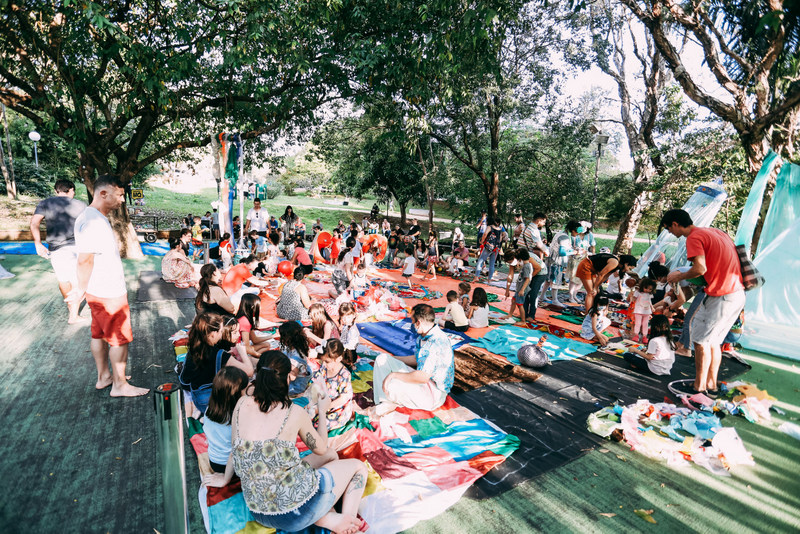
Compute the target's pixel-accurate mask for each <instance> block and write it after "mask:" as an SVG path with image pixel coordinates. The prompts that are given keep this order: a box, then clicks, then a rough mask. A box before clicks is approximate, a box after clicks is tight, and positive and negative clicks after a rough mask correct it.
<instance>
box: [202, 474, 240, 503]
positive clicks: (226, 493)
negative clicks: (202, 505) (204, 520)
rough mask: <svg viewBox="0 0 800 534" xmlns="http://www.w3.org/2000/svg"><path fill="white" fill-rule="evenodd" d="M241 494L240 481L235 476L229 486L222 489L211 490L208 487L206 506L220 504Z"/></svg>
mask: <svg viewBox="0 0 800 534" xmlns="http://www.w3.org/2000/svg"><path fill="white" fill-rule="evenodd" d="M241 492H242V481H241V480H239V477H237V476H236V475H234V476H233V480H231V482H230V484H228V485H227V486H224V487H222V488H212V487H211V486H208V494H207V495H206V504H207V505H208V506H214V505H215V504H218V503H221V502H222V501H224V500H225V499H229V498H231V497H233V496H234V495H236V494H237V493H241Z"/></svg>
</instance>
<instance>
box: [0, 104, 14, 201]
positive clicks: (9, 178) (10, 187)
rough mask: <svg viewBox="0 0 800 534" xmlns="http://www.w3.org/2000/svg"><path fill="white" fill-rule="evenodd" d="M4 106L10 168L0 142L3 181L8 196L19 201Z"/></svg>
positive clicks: (4, 124) (4, 113)
mask: <svg viewBox="0 0 800 534" xmlns="http://www.w3.org/2000/svg"><path fill="white" fill-rule="evenodd" d="M2 106H3V127H4V129H5V132H6V145H7V146H8V167H6V160H5V157H4V156H3V142H2V141H1V140H0V163H2V167H3V179H4V180H5V181H6V195H7V196H8V198H10V199H12V200H16V199H17V179H16V177H15V176H14V155H13V154H12V153H11V138H10V137H9V135H8V116H7V115H6V106H5V104H3V105H2Z"/></svg>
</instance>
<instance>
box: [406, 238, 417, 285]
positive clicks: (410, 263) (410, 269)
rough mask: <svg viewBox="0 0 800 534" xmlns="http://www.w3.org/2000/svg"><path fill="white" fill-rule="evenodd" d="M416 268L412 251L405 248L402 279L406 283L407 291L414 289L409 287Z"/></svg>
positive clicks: (415, 260)
mask: <svg viewBox="0 0 800 534" xmlns="http://www.w3.org/2000/svg"><path fill="white" fill-rule="evenodd" d="M416 268H417V259H416V258H415V257H414V249H413V248H411V247H406V259H405V260H403V278H405V279H406V280H407V281H408V289H414V286H413V285H411V277H412V276H414V271H415V270H416Z"/></svg>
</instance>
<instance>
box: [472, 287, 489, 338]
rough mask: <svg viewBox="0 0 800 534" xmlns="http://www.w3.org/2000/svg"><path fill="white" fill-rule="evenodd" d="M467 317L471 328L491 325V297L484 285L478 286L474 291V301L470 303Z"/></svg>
mask: <svg viewBox="0 0 800 534" xmlns="http://www.w3.org/2000/svg"><path fill="white" fill-rule="evenodd" d="M467 318H468V319H469V326H470V327H471V328H486V327H487V326H489V297H488V296H487V295H486V290H485V289H483V288H482V287H476V288H475V290H474V291H473V292H472V302H470V304H469V312H467Z"/></svg>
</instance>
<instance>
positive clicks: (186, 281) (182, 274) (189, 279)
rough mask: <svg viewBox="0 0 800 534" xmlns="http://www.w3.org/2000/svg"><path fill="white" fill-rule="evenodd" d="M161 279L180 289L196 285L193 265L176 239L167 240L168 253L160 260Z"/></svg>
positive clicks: (196, 276) (196, 278) (179, 241)
mask: <svg viewBox="0 0 800 534" xmlns="http://www.w3.org/2000/svg"><path fill="white" fill-rule="evenodd" d="M161 278H163V279H164V281H165V282H168V283H170V284H174V285H175V287H178V288H181V289H186V288H188V287H195V286H196V285H197V280H198V278H199V276H198V274H197V270H196V269H195V265H194V263H192V260H190V259H189V258H187V257H186V253H185V252H184V250H183V242H182V241H181V240H180V239H178V238H176V237H170V238H169V252H167V253H166V254H165V255H164V257H163V258H161Z"/></svg>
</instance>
